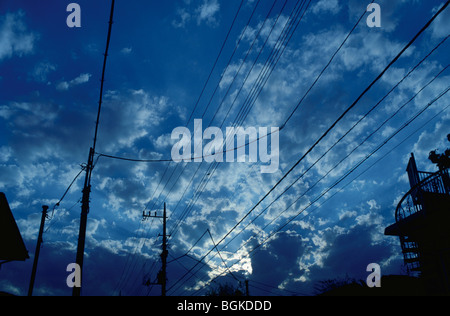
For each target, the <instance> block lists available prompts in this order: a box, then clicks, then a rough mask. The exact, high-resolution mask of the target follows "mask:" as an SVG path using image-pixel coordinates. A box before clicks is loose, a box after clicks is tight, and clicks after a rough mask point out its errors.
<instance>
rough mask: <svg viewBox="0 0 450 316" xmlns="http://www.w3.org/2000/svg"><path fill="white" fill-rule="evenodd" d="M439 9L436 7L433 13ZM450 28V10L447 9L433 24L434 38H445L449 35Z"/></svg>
mask: <svg viewBox="0 0 450 316" xmlns="http://www.w3.org/2000/svg"><path fill="white" fill-rule="evenodd" d="M438 10H439V8H438V7H436V8H434V9H433V10H432V11H433V14H435V13H436V12H437V11H438ZM449 29H450V10H449V9H448V8H447V9H445V10H444V11H443V12H442V13H441V14H440V15H439V16H438V17H437V18H436V20H435V21H434V22H433V24H431V30H432V35H433V37H434V38H443V37H445V36H447V35H448V31H449Z"/></svg>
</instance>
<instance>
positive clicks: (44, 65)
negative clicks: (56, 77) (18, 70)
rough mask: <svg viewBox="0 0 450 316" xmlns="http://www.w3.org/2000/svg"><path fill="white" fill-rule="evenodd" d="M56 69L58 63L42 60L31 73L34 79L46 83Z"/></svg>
mask: <svg viewBox="0 0 450 316" xmlns="http://www.w3.org/2000/svg"><path fill="white" fill-rule="evenodd" d="M55 70H56V65H54V64H52V63H50V62H41V63H39V64H37V65H36V66H35V67H34V70H33V72H32V74H31V76H32V77H33V79H34V80H36V81H37V82H42V83H46V82H47V78H48V75H49V74H50V73H51V72H52V71H55Z"/></svg>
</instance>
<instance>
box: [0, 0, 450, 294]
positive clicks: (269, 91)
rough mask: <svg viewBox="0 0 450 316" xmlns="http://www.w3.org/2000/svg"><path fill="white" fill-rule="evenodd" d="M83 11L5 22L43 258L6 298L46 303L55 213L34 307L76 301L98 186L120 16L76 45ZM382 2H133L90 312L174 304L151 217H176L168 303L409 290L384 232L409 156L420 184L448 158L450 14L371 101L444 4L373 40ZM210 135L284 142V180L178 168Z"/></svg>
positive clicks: (20, 218) (101, 19)
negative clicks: (392, 287) (73, 267)
mask: <svg viewBox="0 0 450 316" xmlns="http://www.w3.org/2000/svg"><path fill="white" fill-rule="evenodd" d="M71 2H72V1H61V0H49V1H46V2H45V5H43V4H42V2H38V1H31V0H3V1H1V3H0V191H1V192H4V193H5V194H6V196H7V199H8V201H9V204H10V206H11V209H12V212H13V215H14V217H15V219H16V222H17V225H18V227H19V230H20V232H21V234H22V237H23V239H24V242H25V245H26V247H27V249H28V251H29V254H30V259H29V260H27V261H25V262H12V263H8V264H5V265H3V266H2V269H1V270H0V291H5V292H9V293H13V294H16V295H26V294H27V290H28V283H29V280H30V275H31V268H32V262H33V259H34V253H35V247H36V240H37V235H38V230H39V223H40V217H41V210H42V205H48V206H49V207H50V209H49V218H48V219H47V220H46V225H45V232H44V235H43V246H42V249H41V252H40V257H39V265H38V270H37V276H36V283H35V288H34V295H39V296H53V295H57V296H66V295H71V294H72V289H70V288H69V287H67V284H66V278H67V277H68V275H69V272H67V271H66V268H67V266H68V265H69V264H71V263H73V262H75V256H76V248H77V239H78V230H79V221H80V211H81V205H80V201H81V196H82V193H81V190H82V188H83V181H84V173H81V174H80V175H79V176H78V177H77V178H76V176H77V175H78V174H79V173H80V171H82V167H83V166H85V165H86V163H87V158H88V154H89V148H90V147H91V146H92V143H93V138H94V128H95V121H96V116H97V109H98V100H99V91H100V80H101V73H102V65H103V54H104V52H105V47H106V36H107V30H108V21H109V14H110V5H111V2H110V1H106V0H97V1H85V0H78V1H76V3H77V4H79V6H80V8H81V14H80V18H81V20H80V23H81V26H80V27H73V28H71V27H69V26H68V25H67V23H66V22H67V17H68V16H69V14H70V12H67V10H66V9H67V6H68V5H69V4H70V3H71ZM369 2H370V1H368V0H367V1H356V0H348V1H337V0H312V1H294V0H277V1H268V0H260V1H258V0H243V1H242V2H241V0H227V1H224V0H172V1H136V0H131V1H123V0H117V1H116V2H115V11H114V23H113V26H112V34H111V43H110V47H109V52H108V60H107V68H106V74H105V82H104V93H103V104H102V110H101V116H100V122H99V130H98V142H97V146H96V156H95V163H96V164H95V168H94V170H93V173H92V180H91V185H92V192H91V196H90V198H91V201H90V212H89V215H88V225H87V238H86V248H85V254H84V258H85V259H84V262H85V264H84V267H83V286H82V294H83V295H88V296H89V295H102V296H103V295H104V296H111V295H133V296H137V295H150V296H154V295H159V294H160V291H161V288H160V286H159V285H153V286H150V287H148V286H145V285H144V283H145V282H146V281H147V280H150V282H154V281H155V280H156V275H157V273H158V271H159V270H160V269H161V259H160V253H161V243H162V237H161V234H162V221H161V220H160V219H147V220H145V221H143V217H142V215H143V212H146V214H147V213H148V212H149V211H151V212H152V213H153V212H157V213H158V214H160V215H161V214H162V209H163V204H164V202H165V203H166V205H167V213H168V220H167V230H168V234H170V237H169V238H168V250H169V257H168V267H167V273H168V274H167V278H168V283H167V288H168V292H167V294H168V295H172V296H178V295H205V294H206V293H207V292H208V291H210V290H211V289H213V288H215V287H217V286H218V285H219V284H230V285H232V286H234V287H239V288H241V289H242V286H243V284H244V281H245V280H249V286H250V287H249V291H250V294H251V295H287V296H291V295H314V294H316V291H317V284H320V283H319V282H320V281H324V280H329V279H336V280H338V279H345V278H354V279H357V280H365V278H366V277H367V275H368V274H369V272H367V271H366V267H367V265H368V264H370V263H377V264H379V265H380V267H381V273H382V275H390V274H405V273H406V269H405V267H404V266H403V260H402V256H401V251H400V243H399V240H398V239H397V238H395V237H389V236H384V228H385V227H387V226H388V225H390V224H392V223H393V222H394V211H395V208H396V205H397V203H398V201H399V200H400V199H401V198H402V196H403V195H404V194H405V193H406V192H407V191H408V190H409V183H408V178H407V175H406V173H405V169H406V165H407V162H408V159H409V157H410V154H411V153H412V152H413V153H414V155H415V157H416V161H417V164H418V168H419V170H424V171H436V166H435V165H433V164H431V162H430V161H429V160H428V153H429V152H430V151H431V150H438V152H444V151H445V149H447V148H448V147H449V144H448V141H447V134H448V133H450V130H449V128H448V127H449V126H450V112H449V111H448V109H447V106H448V105H449V100H450V98H449V95H448V94H444V93H445V92H446V89H448V83H449V82H450V80H449V79H450V70H449V69H447V68H446V67H447V66H448V62H449V58H448V56H450V46H449V45H450V43H449V42H448V41H447V40H446V38H447V36H448V35H449V33H450V9H448V8H447V9H446V10H445V11H444V12H443V13H442V14H441V15H440V16H439V17H438V18H437V19H436V20H435V21H434V22H433V23H432V24H431V25H430V26H429V27H428V28H427V29H426V30H425V31H424V32H423V33H422V34H421V35H420V36H419V37H418V38H417V40H415V41H414V42H413V43H412V45H411V46H410V47H409V48H408V49H407V50H406V51H405V52H404V53H403V54H402V55H401V56H400V58H399V59H398V60H397V61H396V62H395V63H394V64H392V65H391V67H389V69H388V70H387V71H386V72H385V73H384V74H383V76H382V77H381V78H379V80H377V81H376V83H375V84H374V85H373V86H372V87H371V88H370V89H369V90H368V91H367V92H366V93H364V94H363V95H362V93H363V91H364V90H365V89H366V88H367V87H368V86H369V85H370V84H371V83H372V82H373V81H374V80H375V78H377V76H378V75H379V74H380V73H381V72H382V71H383V70H384V69H385V67H386V66H388V64H389V63H390V62H391V61H392V60H393V59H394V58H395V57H396V56H397V55H398V54H399V53H400V51H401V50H402V49H403V47H405V46H406V45H407V44H408V43H409V42H410V40H411V39H412V38H413V37H414V36H415V35H416V34H417V33H418V32H419V30H421V28H422V27H423V26H424V25H425V24H426V23H427V22H428V21H429V20H430V19H431V17H432V16H433V15H434V14H435V13H436V12H437V11H438V10H439V8H440V7H441V6H442V5H443V4H444V2H445V1H437V0H431V1H416V0H397V1H387V0H378V1H375V2H376V3H378V4H379V5H380V9H381V14H380V17H381V26H380V27H369V26H368V24H367V17H368V16H369V14H370V12H366V8H367V5H368V4H369ZM297 5H301V7H299V6H297ZM297 9H300V11H298V10H297ZM291 13H298V14H291ZM364 13H365V15H364V16H363V18H362V19H361V20H360V22H359V23H358V25H357V26H356V28H355V29H354V31H353V32H352V33H351V35H350V36H349V37H348V39H347V40H345V39H346V37H347V35H348V34H349V32H350V31H351V30H352V28H353V27H354V26H355V24H356V23H357V22H358V20H359V18H360V17H361V16H362V15H363V14H364ZM289 26H292V27H289ZM279 40H280V41H279ZM344 40H345V42H344ZM342 43H343V45H342V47H341V48H340V49H339V47H340V45H341V44H342ZM435 47H437V48H436V49H434V48H435ZM338 49H339V50H338ZM433 49H434V50H433ZM336 51H337V53H336ZM430 52H432V53H431V54H430ZM335 53H336V54H335ZM427 55H429V56H428V57H427ZM333 56H334V57H333ZM425 57H426V58H425ZM330 60H331V63H329V65H328V66H327V64H328V62H329V61H330ZM267 61H269V62H267ZM421 61H422V62H421ZM416 65H418V66H417V67H415V66H416ZM324 69H325V70H324ZM322 70H324V71H323V72H322ZM317 78H318V79H317ZM316 79H317V80H316ZM402 79H403V80H402ZM391 90H392V91H391ZM390 91H391V92H390ZM361 95H362V97H361V98H360V99H359V100H358V102H357V103H356V104H355V106H354V107H352V109H351V110H350V111H348V112H347V113H346V115H345V116H344V117H343V118H342V119H341V120H339V121H338V123H337V124H335V125H334V127H333V128H332V129H331V130H330V132H329V133H327V134H326V136H325V137H323V138H321V136H322V135H324V133H325V132H326V131H327V130H328V129H329V128H330V127H331V126H333V123H334V122H335V121H336V120H337V119H338V118H339V117H340V116H341V114H342V113H344V111H345V110H346V109H347V108H348V107H349V106H350V105H352V104H353V103H354V101H355V100H357V99H358V97H359V96H361ZM422 110H423V111H422ZM416 114H418V115H416ZM413 117H414V120H412V121H410V120H411V119H412V118H413ZM194 119H202V123H203V130H205V129H206V128H207V127H217V128H218V129H220V130H222V131H223V132H224V133H225V130H226V127H232V126H242V127H243V128H256V129H258V128H259V127H263V128H272V127H278V128H280V130H279V132H278V133H277V135H270V136H271V137H272V136H277V137H278V138H279V144H278V153H277V154H276V153H275V154H274V153H273V152H272V151H273V150H275V149H277V148H276V147H274V146H272V151H269V152H271V153H272V154H274V156H273V159H277V161H278V163H279V164H278V168H277V169H276V170H274V172H273V173H262V172H261V168H260V167H261V166H263V165H265V163H264V162H263V161H262V159H258V160H257V161H253V162H250V161H249V159H246V158H248V157H246V156H243V157H242V158H243V159H244V162H228V161H224V162H221V163H218V164H214V163H211V162H207V161H203V162H193V161H192V162H174V161H167V160H171V152H172V148H173V146H174V145H175V143H176V142H177V141H178V140H179V139H177V137H175V138H173V137H172V132H173V130H174V129H176V128H177V127H186V128H187V129H189V130H190V131H191V132H192V135H193V134H194ZM408 122H409V123H408ZM406 123H408V124H406ZM235 124H236V125H235ZM405 124H406V125H405ZM267 138H269V137H267ZM320 138H321V141H320V142H319V143H317V145H316V146H314V147H312V146H313V145H314V144H315V143H316V141H317V140H318V139H320ZM219 140H220V139H219ZM258 141H259V144H258V146H259V147H258V148H261V147H262V146H265V145H267V146H270V145H275V144H276V142H275V141H274V138H270V140H267V139H265V142H264V139H263V138H261V139H259V138H258ZM206 143H207V141H206V140H204V142H203V145H206ZM311 148H312V150H310V151H309V149H311ZM305 153H306V155H305ZM100 154H103V155H110V156H114V157H122V158H130V159H135V160H153V161H154V162H151V163H150V162H132V161H125V160H119V159H112V158H108V157H105V156H100ZM246 154H247V156H248V151H247V152H246ZM302 156H304V159H301V161H300V163H297V162H298V161H299V159H300V158H301V157H302ZM322 156H323V157H322ZM236 158H237V157H236ZM258 158H261V157H258ZM74 179H76V180H75V182H74V183H73V185H72V186H70V184H71V183H72V181H73V180H74ZM67 189H69V190H68V192H67V194H66V195H65V196H64V199H63V200H62V201H61V202H60V203H59V205H57V203H58V202H59V201H60V199H61V197H62V196H63V195H64V193H65V192H66V190H67Z"/></svg>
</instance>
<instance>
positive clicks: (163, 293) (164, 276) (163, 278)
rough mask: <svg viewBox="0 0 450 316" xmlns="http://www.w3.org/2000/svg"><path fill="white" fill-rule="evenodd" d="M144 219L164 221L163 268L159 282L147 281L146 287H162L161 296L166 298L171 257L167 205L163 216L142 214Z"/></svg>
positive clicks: (159, 275) (158, 278)
mask: <svg viewBox="0 0 450 316" xmlns="http://www.w3.org/2000/svg"><path fill="white" fill-rule="evenodd" d="M142 216H143V219H144V220H145V219H147V218H162V219H163V235H162V236H163V243H162V253H161V261H162V267H161V271H159V273H158V276H157V282H156V283H151V282H150V281H147V282H146V283H145V285H147V286H149V285H154V284H157V285H161V296H166V285H167V256H168V255H169V251H168V250H167V234H166V230H167V225H166V224H167V213H166V203H164V213H163V216H158V215H157V214H156V212H155V214H154V215H152V214H151V213H149V214H145V212H144V214H142Z"/></svg>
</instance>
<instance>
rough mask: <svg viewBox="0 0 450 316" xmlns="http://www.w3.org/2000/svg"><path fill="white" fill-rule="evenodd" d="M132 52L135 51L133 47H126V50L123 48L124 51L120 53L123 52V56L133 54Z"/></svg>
mask: <svg viewBox="0 0 450 316" xmlns="http://www.w3.org/2000/svg"><path fill="white" fill-rule="evenodd" d="M132 51H133V48H132V47H124V48H122V49H121V50H120V52H121V53H122V54H123V55H128V54H131V52H132Z"/></svg>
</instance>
